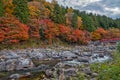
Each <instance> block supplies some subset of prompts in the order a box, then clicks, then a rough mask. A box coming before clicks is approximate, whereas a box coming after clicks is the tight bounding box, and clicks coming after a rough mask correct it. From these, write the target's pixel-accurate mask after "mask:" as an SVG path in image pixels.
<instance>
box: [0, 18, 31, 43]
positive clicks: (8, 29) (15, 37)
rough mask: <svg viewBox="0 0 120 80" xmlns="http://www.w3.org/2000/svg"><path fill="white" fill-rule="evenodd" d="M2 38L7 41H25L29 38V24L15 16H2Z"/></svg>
mask: <svg viewBox="0 0 120 80" xmlns="http://www.w3.org/2000/svg"><path fill="white" fill-rule="evenodd" d="M0 23H1V24H0V38H1V39H2V41H4V42H5V43H10V42H19V41H24V40H27V39H28V38H29V35H28V30H29V28H28V26H27V25H25V24H22V23H21V22H20V21H19V20H17V19H16V18H15V17H14V16H7V17H3V18H0Z"/></svg>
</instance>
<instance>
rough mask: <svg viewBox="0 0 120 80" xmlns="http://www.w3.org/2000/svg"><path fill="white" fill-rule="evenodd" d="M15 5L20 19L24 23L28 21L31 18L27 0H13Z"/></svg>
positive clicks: (15, 13)
mask: <svg viewBox="0 0 120 80" xmlns="http://www.w3.org/2000/svg"><path fill="white" fill-rule="evenodd" d="M13 4H14V5H15V9H14V15H15V16H16V17H17V18H18V19H20V21H21V22H22V23H26V22H27V21H28V19H29V9H28V5H27V0H13Z"/></svg>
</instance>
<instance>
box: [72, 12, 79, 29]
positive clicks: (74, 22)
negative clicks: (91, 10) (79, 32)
mask: <svg viewBox="0 0 120 80" xmlns="http://www.w3.org/2000/svg"><path fill="white" fill-rule="evenodd" d="M77 21H78V15H77V14H76V13H74V14H73V16H72V21H71V23H72V24H71V26H72V27H73V28H74V29H76V28H77V27H78V26H77Z"/></svg>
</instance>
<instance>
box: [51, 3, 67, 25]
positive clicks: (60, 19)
mask: <svg viewBox="0 0 120 80" xmlns="http://www.w3.org/2000/svg"><path fill="white" fill-rule="evenodd" d="M65 12H66V11H65V8H63V7H60V6H59V5H58V4H55V5H54V11H53V15H52V17H51V18H52V20H53V21H54V22H55V23H60V24H65V22H66V19H65Z"/></svg>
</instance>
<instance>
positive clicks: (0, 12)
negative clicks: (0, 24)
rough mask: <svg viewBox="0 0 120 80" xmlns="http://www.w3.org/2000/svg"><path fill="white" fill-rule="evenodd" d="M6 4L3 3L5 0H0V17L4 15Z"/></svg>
mask: <svg viewBox="0 0 120 80" xmlns="http://www.w3.org/2000/svg"><path fill="white" fill-rule="evenodd" d="M4 12H5V9H4V4H3V0H0V17H2V16H4Z"/></svg>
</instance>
